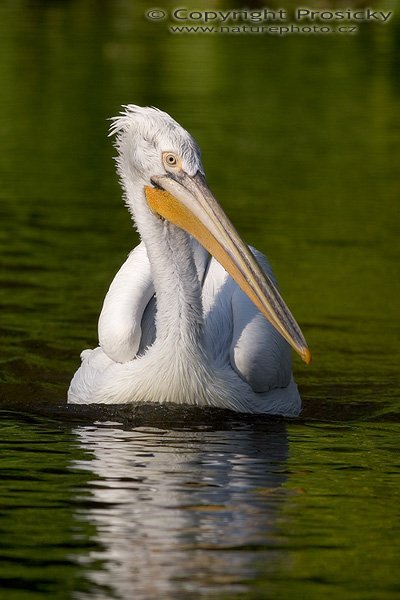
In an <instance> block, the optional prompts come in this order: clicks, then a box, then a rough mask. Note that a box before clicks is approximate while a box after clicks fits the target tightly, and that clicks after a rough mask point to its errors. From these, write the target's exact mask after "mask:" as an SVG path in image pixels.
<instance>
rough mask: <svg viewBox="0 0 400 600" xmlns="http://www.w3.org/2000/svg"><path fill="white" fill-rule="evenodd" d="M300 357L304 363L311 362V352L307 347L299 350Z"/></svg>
mask: <svg viewBox="0 0 400 600" xmlns="http://www.w3.org/2000/svg"><path fill="white" fill-rule="evenodd" d="M301 358H302V359H303V361H304V362H305V363H306V365H309V364H310V362H311V352H310V351H309V349H308V348H307V347H306V348H302V350H301Z"/></svg>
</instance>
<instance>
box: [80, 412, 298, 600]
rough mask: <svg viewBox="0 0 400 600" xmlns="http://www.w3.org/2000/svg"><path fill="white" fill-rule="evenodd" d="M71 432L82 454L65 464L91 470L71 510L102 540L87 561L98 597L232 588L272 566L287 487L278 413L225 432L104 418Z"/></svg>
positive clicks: (283, 437) (284, 439)
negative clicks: (78, 506)
mask: <svg viewBox="0 0 400 600" xmlns="http://www.w3.org/2000/svg"><path fill="white" fill-rule="evenodd" d="M260 427H262V428H260ZM75 433H76V436H77V438H78V440H79V442H80V444H81V447H82V449H83V450H84V451H85V452H86V453H87V455H88V458H87V460H77V461H75V462H74V464H73V467H74V468H79V469H85V470H88V471H90V472H91V473H93V480H92V481H91V482H90V484H89V485H90V488H91V495H92V498H91V500H90V502H89V503H88V504H87V506H86V507H85V508H84V509H83V512H82V511H81V513H80V515H79V518H80V519H84V520H87V521H88V522H89V523H90V524H91V525H94V526H95V530H96V536H95V540H93V541H95V542H96V545H98V546H99V547H100V548H102V550H100V551H96V552H92V553H91V554H90V556H89V557H87V561H85V562H86V564H87V565H89V567H90V568H89V573H88V577H89V580H90V581H91V582H92V583H93V584H95V585H96V587H97V586H100V588H102V587H103V588H104V586H105V588H107V593H106V595H105V596H104V598H106V597H107V598H112V597H116V598H132V597H135V599H140V598H157V597H166V596H165V594H167V595H168V597H174V598H178V597H179V598H185V597H186V594H190V593H193V592H194V591H196V593H206V592H207V593H208V592H210V593H215V592H219V593H237V592H240V591H244V590H246V589H247V588H248V586H249V585H250V582H251V581H253V580H254V579H255V578H256V577H257V576H258V575H260V574H262V575H263V576H264V577H265V574H266V573H268V571H270V570H275V568H276V566H275V567H274V565H276V561H277V560H278V559H279V557H280V553H279V550H277V549H274V546H275V545H276V543H277V541H278V537H279V532H277V525H276V521H277V517H278V514H279V510H280V506H281V504H282V502H283V501H284V500H285V498H286V495H287V491H286V490H285V488H283V487H282V486H283V485H284V483H285V482H286V479H287V476H286V460H287V457H288V440H287V434H286V426H285V424H284V423H283V422H273V423H268V424H266V425H261V426H260V425H259V426H258V427H257V425H256V424H253V423H245V424H244V425H243V424H242V425H237V424H236V425H234V426H233V429H232V428H231V429H230V430H226V429H225V430H224V431H221V430H219V431H215V430H210V429H207V428H198V429H194V430H193V429H192V430H180V431H167V430H163V429H156V428H144V427H142V428H135V429H133V430H126V429H123V428H122V426H121V425H118V424H112V423H110V424H106V425H102V426H98V427H96V426H79V427H77V428H76V430H75ZM93 565H95V566H93ZM99 565H101V566H100V568H99ZM132 594H134V596H133V595H132ZM96 597H97V598H100V597H101V596H99V595H98V594H97V595H96Z"/></svg>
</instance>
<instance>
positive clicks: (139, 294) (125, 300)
mask: <svg viewBox="0 0 400 600" xmlns="http://www.w3.org/2000/svg"><path fill="white" fill-rule="evenodd" d="M153 295H154V284H153V280H152V276H151V269H150V263H149V259H148V257H147V252H146V247H145V245H144V244H143V242H142V243H141V244H139V245H138V246H136V248H134V250H132V252H131V253H130V254H129V256H128V258H127V260H126V261H125V262H124V264H123V265H122V267H121V268H120V270H119V271H118V273H117V274H116V275H115V277H114V279H113V281H112V283H111V285H110V288H109V290H108V292H107V295H106V297H105V299H104V303H103V308H102V311H101V314H100V318H99V341H100V346H101V347H102V349H103V351H104V353H105V354H106V355H107V356H108V357H109V358H111V359H112V360H113V361H115V362H121V363H123V362H127V361H129V360H132V359H133V358H135V356H136V355H137V353H138V350H139V348H140V344H141V340H142V317H143V315H144V313H145V309H146V307H147V305H148V304H149V302H150V300H151V298H152V296H153Z"/></svg>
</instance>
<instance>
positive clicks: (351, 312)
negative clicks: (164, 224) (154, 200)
mask: <svg viewBox="0 0 400 600" xmlns="http://www.w3.org/2000/svg"><path fill="white" fill-rule="evenodd" d="M392 4H393V3H392ZM378 5H379V8H385V9H387V8H388V6H386V5H385V6H383V4H382V3H379V2H377V3H376V5H375V6H376V7H378ZM221 6H222V5H221ZM221 6H220V7H219V8H221ZM393 6H395V4H393ZM147 7H149V5H147ZM193 7H195V5H194V4H193ZM145 8H146V5H145V4H144V3H140V2H138V3H135V4H133V2H129V1H127V0H126V1H123V0H117V1H115V2H111V1H109V2H107V1H106V0H104V1H100V0H97V1H96V0H81V1H79V2H78V1H77V0H76V1H75V2H74V1H64V2H63V1H61V0H58V1H53V2H51V1H47V2H45V1H44V0H43V1H41V2H39V1H33V0H31V1H28V0H19V1H11V0H3V2H2V3H1V6H0V57H1V58H0V82H1V92H0V148H1V153H0V180H1V186H0V200H1V202H0V219H1V224H2V227H1V228H0V260H1V271H0V284H1V288H0V310H1V320H0V407H1V415H2V420H1V424H0V428H1V431H0V452H1V453H0V464H1V473H0V533H1V534H0V557H1V563H0V598H2V599H3V598H5V600H9V599H10V600H15V599H18V600H22V599H23V600H25V598H26V599H35V600H36V599H41V598H55V599H58V598H60V599H62V598H65V599H69V598H79V599H87V598H101V599H102V598H104V599H114V598H122V599H124V600H125V599H128V598H129V599H130V598H132V597H134V598H138V599H140V598H146V599H147V598H157V597H163V598H174V599H175V598H178V599H180V598H182V599H185V600H186V599H187V598H197V597H204V598H221V599H222V598H223V599H225V598H226V599H228V598H233V599H239V598H240V599H242V598H249V599H250V598H251V599H260V598H278V599H280V598H282V599H286V598H292V597H293V598H307V599H308V598H310V599H312V600H313V599H317V598H318V599H319V598H328V599H329V598H350V599H353V598H354V599H371V600H372V599H375V598H382V599H386V598H388V599H389V598H396V597H398V596H399V593H400V581H399V580H400V578H399V575H398V563H399V560H398V559H399V554H400V552H399V551H400V548H399V533H400V532H399V525H398V523H399V521H398V517H399V496H400V493H399V459H398V435H399V433H400V427H399V420H400V419H399V417H400V410H399V393H398V390H399V386H398V370H399V367H398V365H399V358H400V357H399V349H398V346H399V344H398V340H399V329H400V327H399V314H398V313H399V311H398V298H399V291H400V290H399V278H398V268H397V267H398V263H399V241H398V239H399V238H398V198H399V193H400V172H399V164H400V109H399V106H400V70H399V64H400V26H399V20H398V18H397V19H396V18H395V19H393V20H392V21H391V22H390V23H389V24H388V25H379V24H374V25H367V26H364V27H361V31H360V32H359V33H358V34H357V35H354V36H337V35H327V36H315V35H309V36H305V35H302V36H287V37H286V38H277V37H273V36H262V35H236V36H235V35H186V36H185V35H172V34H170V33H169V32H168V30H167V22H165V21H163V22H158V23H156V22H154V23H151V22H148V21H146V20H145V19H144V17H143V13H144V11H145ZM197 8H198V7H197ZM226 8H231V6H226ZM389 8H390V7H389ZM128 102H133V103H136V104H142V105H146V104H151V105H155V106H159V107H160V108H163V109H164V110H167V111H168V112H170V113H171V114H172V115H173V116H174V117H175V118H176V119H177V120H178V121H180V122H181V123H182V124H183V125H185V126H186V127H187V128H188V129H189V130H190V131H191V132H192V133H193V134H194V136H195V137H196V138H197V140H198V142H199V144H200V146H201V148H202V150H203V158H204V164H205V168H206V172H207V176H208V180H209V183H210V185H211V188H212V189H213V191H214V192H215V195H216V196H217V198H218V199H219V200H220V201H221V204H222V205H223V206H224V208H225V210H226V212H227V213H228V214H229V216H230V217H231V219H232V221H233V222H234V223H235V224H236V225H237V226H238V228H239V230H240V232H241V233H242V234H243V236H244V237H245V239H246V240H247V241H248V242H249V243H251V244H253V245H255V246H257V247H258V248H259V249H260V250H262V251H264V252H265V253H266V254H267V255H268V256H269V259H270V261H271V263H272V265H273V267H274V270H275V272H276V274H277V276H278V279H279V282H280V286H281V289H282V292H283V295H284V297H285V299H286V300H287V302H288V304H289V306H290V307H291V308H292V310H293V312H294V314H295V316H296V318H297V320H298V321H299V323H300V324H301V326H302V329H303V331H304V333H305V334H306V337H307V340H308V342H309V344H310V347H311V349H312V351H313V356H314V360H313V364H312V366H311V367H310V368H305V367H303V366H302V365H301V364H300V361H297V360H295V375H296V379H297V381H298V384H299V386H300V389H301V392H302V396H303V400H304V412H303V416H302V419H301V420H298V421H288V422H280V421H268V420H265V419H250V418H247V417H241V416H235V417H232V416H229V415H224V414H222V415H220V414H218V415H217V414H209V413H207V414H198V413H191V412H185V411H184V412H181V413H177V412H176V411H168V412H167V413H165V412H164V411H161V412H160V411H159V410H155V411H151V412H150V411H146V410H143V411H141V412H140V413H138V414H136V415H134V417H133V418H132V419H131V420H130V421H129V422H124V423H121V419H120V418H119V417H118V416H116V415H114V414H113V413H112V412H111V413H107V414H102V413H98V414H90V413H86V414H79V411H78V412H77V411H75V412H72V411H70V410H68V409H66V407H65V397H66V389H67V386H68V383H69V380H70V378H71V375H72V373H73V372H74V370H75V369H76V367H77V365H78V356H79V352H80V351H81V350H82V349H83V348H87V347H93V346H94V345H95V344H96V335H97V334H96V326H97V316H98V313H99V310H100V308H101V304H102V299H103V297H104V294H105V292H106V290H107V288H108V285H109V283H110V280H111V278H112V277H113V274H114V273H115V271H116V270H117V269H118V267H119V266H120V264H121V263H122V262H123V260H124V258H125V256H126V255H127V253H128V252H129V250H130V249H131V248H132V247H133V246H134V245H135V244H136V243H137V238H136V234H135V233H134V232H133V230H132V227H131V223H130V219H129V217H128V215H127V213H126V209H125V208H124V207H123V204H122V202H121V199H120V191H119V187H118V184H117V179H116V176H115V173H114V165H113V161H112V156H113V155H114V151H113V149H112V145H111V141H110V140H108V139H107V127H108V125H107V121H106V119H107V118H108V117H110V116H113V115H115V114H116V113H117V112H118V110H119V107H120V106H121V104H124V103H128Z"/></svg>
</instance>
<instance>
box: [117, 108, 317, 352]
mask: <svg viewBox="0 0 400 600" xmlns="http://www.w3.org/2000/svg"><path fill="white" fill-rule="evenodd" d="M110 132H111V134H115V133H116V134H117V141H116V148H117V150H118V157H117V164H118V171H119V174H120V177H121V181H122V185H123V187H124V190H125V198H126V203H127V206H128V208H129V210H130V211H131V213H132V215H133V217H134V219H135V220H136V222H137V225H138V228H139V229H140V226H141V224H143V223H144V222H146V223H147V224H148V225H151V223H153V224H157V223H159V222H160V219H161V220H165V221H168V222H169V223H172V224H173V225H175V226H176V227H178V228H180V229H182V230H184V231H185V232H186V233H188V234H190V235H191V236H192V237H194V238H195V239H196V240H197V241H198V242H199V243H200V244H201V245H202V246H203V247H204V248H205V249H206V250H207V251H208V252H209V253H210V254H212V255H213V256H214V257H215V258H216V259H217V260H218V261H219V262H220V264H221V265H222V266H223V267H224V268H225V270H226V271H227V272H228V273H229V274H230V275H231V277H232V278H233V279H234V280H235V281H236V283H237V284H238V285H239V287H240V288H241V289H242V290H243V291H244V292H245V293H246V294H247V296H248V297H249V298H250V299H251V300H252V301H253V302H254V304H255V305H256V306H257V308H258V309H259V310H260V311H261V313H263V314H264V316H265V317H266V318H267V319H268V320H269V321H270V322H271V324H272V325H273V326H274V327H275V329H276V330H277V331H278V332H279V333H280V334H281V335H282V336H283V337H284V338H285V339H286V340H287V342H288V343H289V344H290V345H291V346H292V347H293V348H294V350H295V351H296V352H297V353H298V354H299V355H300V356H301V357H302V359H303V360H304V361H305V362H306V363H307V364H308V363H309V362H310V359H311V354H310V351H309V349H308V347H307V344H306V341H305V339H304V337H303V334H302V333H301V330H300V328H299V326H298V325H297V323H296V321H295V319H294V318H293V316H292V314H291V313H290V311H289V309H288V307H287V306H286V304H285V302H284V301H283V299H282V297H281V296H280V294H279V292H278V290H277V288H276V286H275V285H274V283H273V282H272V281H271V279H270V278H269V277H268V276H267V275H266V274H265V273H264V272H263V270H262V269H261V267H260V266H259V264H258V263H257V261H256V259H255V257H254V255H253V254H252V252H251V251H250V250H249V248H248V246H247V245H246V244H245V243H244V242H243V240H242V239H241V237H240V236H239V234H238V232H237V231H236V229H235V228H234V226H233V225H232V223H231V222H230V220H229V219H228V217H227V216H226V215H225V213H224V211H223V210H222V208H221V206H220V205H219V204H218V202H217V201H216V199H215V198H214V196H213V195H212V193H211V192H210V190H209V188H208V186H207V184H206V181H205V176H204V169H203V166H202V163H201V158H200V150H199V148H198V146H197V144H196V142H195V141H194V139H193V138H192V137H191V135H190V134H189V133H188V132H187V131H186V130H185V129H184V128H183V127H181V125H179V124H178V123H177V122H176V121H174V119H172V117H170V116H169V115H168V114H167V113H165V112H162V111H160V110H158V109H155V108H142V107H138V106H133V105H129V106H126V107H125V110H124V112H123V113H121V115H120V116H118V117H116V118H115V119H113V123H112V126H111V129H110Z"/></svg>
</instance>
